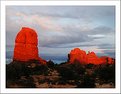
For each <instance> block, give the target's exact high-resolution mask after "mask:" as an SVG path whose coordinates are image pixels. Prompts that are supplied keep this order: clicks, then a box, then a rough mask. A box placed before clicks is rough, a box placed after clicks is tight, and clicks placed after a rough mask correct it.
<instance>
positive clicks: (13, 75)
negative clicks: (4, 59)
mask: <svg viewBox="0 0 121 94" xmlns="http://www.w3.org/2000/svg"><path fill="white" fill-rule="evenodd" d="M24 68H25V66H24V64H22V63H18V62H12V63H10V64H8V65H6V79H18V78H20V76H22V75H24V72H25V71H24Z"/></svg>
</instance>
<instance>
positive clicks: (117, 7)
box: [0, 1, 120, 93]
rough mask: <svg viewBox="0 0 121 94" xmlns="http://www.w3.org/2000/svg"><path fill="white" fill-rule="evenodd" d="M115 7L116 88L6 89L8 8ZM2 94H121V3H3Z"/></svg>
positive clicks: (0, 49) (0, 80)
mask: <svg viewBox="0 0 121 94" xmlns="http://www.w3.org/2000/svg"><path fill="white" fill-rule="evenodd" d="M8 5H9V6H17V5H19V6H25V5H27V6H33V5H34V6H36V5H37V6H38V5H39V6H48V5H49V6H53V5H56V6H65V5H66V6H73V5H74V6H115V17H116V18H115V45H116V46H115V47H116V48H115V53H116V54H115V55H116V68H115V69H116V85H115V88H94V89H86V88H85V89H84V88H83V89H82V88H78V89H76V88H69V89H64V88H63V89H59V88H55V89H53V88H52V89H49V88H39V89H38V88H26V89H24V88H19V89H18V88H15V89H13V88H11V89H10V88H6V77H5V74H6V69H5V64H6V62H5V61H6V60H5V59H6V58H5V56H6V55H5V54H6V49H5V48H6V47H5V45H6V36H5V32H6V6H8ZM0 51H1V61H0V63H1V64H0V65H1V66H0V67H1V68H0V70H1V79H0V83H1V87H0V89H1V93H120V1H1V47H0Z"/></svg>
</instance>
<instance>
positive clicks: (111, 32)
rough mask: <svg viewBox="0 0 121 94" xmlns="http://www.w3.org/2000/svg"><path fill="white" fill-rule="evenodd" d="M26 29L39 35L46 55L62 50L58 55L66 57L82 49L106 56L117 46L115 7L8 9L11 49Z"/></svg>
mask: <svg viewBox="0 0 121 94" xmlns="http://www.w3.org/2000/svg"><path fill="white" fill-rule="evenodd" d="M22 26H28V27H30V28H33V29H34V30H35V31H36V32H37V34H38V39H39V48H44V50H43V51H41V52H43V53H48V54H49V52H50V53H53V54H54V53H56V51H54V50H57V49H58V50H57V53H64V54H65V52H67V51H69V50H71V49H73V48H75V47H79V48H82V49H85V50H94V51H96V52H99V53H103V54H104V52H107V53H109V52H108V51H106V50H111V49H114V45H115V7H114V6H7V9H6V37H7V40H6V43H7V45H9V47H10V45H14V39H15V37H16V34H17V33H18V32H19V30H20V29H21V27H22ZM47 49H48V50H47ZM50 49H53V50H50ZM65 49H66V50H65ZM40 50H41V49H40ZM51 51H52V52H51ZM105 54H106V53H105Z"/></svg>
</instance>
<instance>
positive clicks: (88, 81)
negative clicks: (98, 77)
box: [77, 75, 95, 88]
mask: <svg viewBox="0 0 121 94" xmlns="http://www.w3.org/2000/svg"><path fill="white" fill-rule="evenodd" d="M94 87H95V79H94V77H92V76H90V75H84V77H83V79H82V81H81V82H79V83H77V88H94Z"/></svg>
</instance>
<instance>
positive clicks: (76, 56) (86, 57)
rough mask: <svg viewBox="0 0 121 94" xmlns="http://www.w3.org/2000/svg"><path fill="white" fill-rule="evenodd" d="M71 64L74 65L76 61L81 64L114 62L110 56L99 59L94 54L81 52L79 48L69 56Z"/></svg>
mask: <svg viewBox="0 0 121 94" xmlns="http://www.w3.org/2000/svg"><path fill="white" fill-rule="evenodd" d="M68 58H69V63H70V64H72V63H74V62H75V61H78V62H80V63H81V64H94V65H99V64H105V63H108V64H113V63H114V60H113V59H112V58H110V57H108V56H102V57H98V56H97V55H96V54H95V53H94V52H88V54H86V52H85V51H84V50H80V49H79V48H74V49H73V50H71V52H70V54H68Z"/></svg>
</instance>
